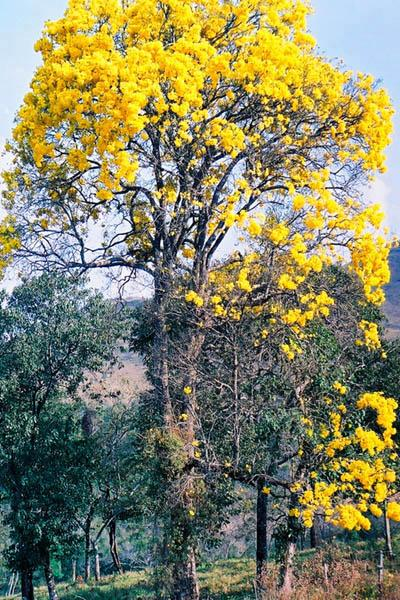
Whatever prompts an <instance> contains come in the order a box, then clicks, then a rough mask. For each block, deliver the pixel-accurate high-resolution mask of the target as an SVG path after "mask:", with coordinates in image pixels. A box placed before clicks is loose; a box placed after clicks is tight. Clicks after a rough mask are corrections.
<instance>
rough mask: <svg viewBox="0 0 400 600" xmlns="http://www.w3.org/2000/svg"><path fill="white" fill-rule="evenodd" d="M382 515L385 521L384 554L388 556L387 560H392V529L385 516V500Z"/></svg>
mask: <svg viewBox="0 0 400 600" xmlns="http://www.w3.org/2000/svg"><path fill="white" fill-rule="evenodd" d="M383 516H384V521H385V547H386V556H387V557H388V559H389V560H393V559H394V554H393V546H392V531H391V527H390V520H389V518H388V516H387V507H386V502H385V506H384V509H383Z"/></svg>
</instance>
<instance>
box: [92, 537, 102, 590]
mask: <svg viewBox="0 0 400 600" xmlns="http://www.w3.org/2000/svg"><path fill="white" fill-rule="evenodd" d="M93 554H94V578H95V580H96V581H100V579H101V572H100V555H99V550H98V548H97V544H94V545H93Z"/></svg>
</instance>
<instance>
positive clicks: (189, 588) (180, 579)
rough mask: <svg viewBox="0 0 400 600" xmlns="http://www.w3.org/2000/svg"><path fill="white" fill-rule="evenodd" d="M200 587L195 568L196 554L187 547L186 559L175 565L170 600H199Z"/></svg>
mask: <svg viewBox="0 0 400 600" xmlns="http://www.w3.org/2000/svg"><path fill="white" fill-rule="evenodd" d="M199 599H200V588H199V581H198V577H197V569H196V556H195V553H194V550H193V549H192V548H190V549H189V552H188V555H187V560H186V561H185V562H182V563H181V564H178V565H176V566H175V569H174V592H173V596H172V600H199Z"/></svg>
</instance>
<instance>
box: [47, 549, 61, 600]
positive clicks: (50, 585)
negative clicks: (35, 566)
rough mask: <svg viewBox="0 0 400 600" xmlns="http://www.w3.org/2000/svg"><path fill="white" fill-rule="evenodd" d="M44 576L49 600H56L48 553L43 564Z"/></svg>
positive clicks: (56, 595)
mask: <svg viewBox="0 0 400 600" xmlns="http://www.w3.org/2000/svg"><path fill="white" fill-rule="evenodd" d="M44 576H45V578H46V584H47V590H48V592H49V600H58V594H57V590H56V582H55V579H54V573H53V569H52V568H51V562H50V553H48V554H47V555H46V559H45V564H44Z"/></svg>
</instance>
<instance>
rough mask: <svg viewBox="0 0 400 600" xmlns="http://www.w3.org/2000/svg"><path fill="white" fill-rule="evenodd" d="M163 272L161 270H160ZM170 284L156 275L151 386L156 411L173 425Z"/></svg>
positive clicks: (162, 277)
mask: <svg viewBox="0 0 400 600" xmlns="http://www.w3.org/2000/svg"><path fill="white" fill-rule="evenodd" d="M164 270H165V269H164ZM161 271H163V269H161ZM169 287H170V283H169V281H168V279H167V278H166V276H165V274H163V273H162V272H161V273H158V274H156V275H155V278H154V312H155V322H154V341H153V377H152V380H153V385H154V390H155V394H156V398H157V404H158V409H159V410H160V411H161V413H162V415H163V418H164V423H165V424H166V425H167V426H171V425H172V424H173V410H172V403H171V396H170V391H169V351H168V348H169V338H168V322H167V321H168V319H167V302H168V291H169Z"/></svg>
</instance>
